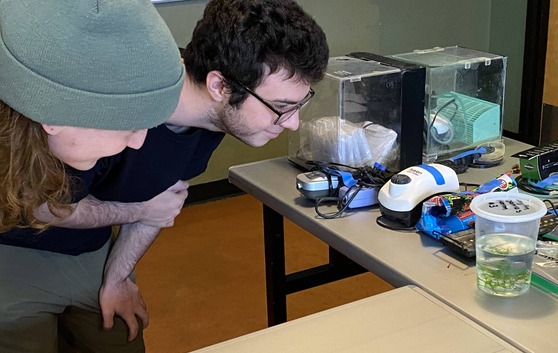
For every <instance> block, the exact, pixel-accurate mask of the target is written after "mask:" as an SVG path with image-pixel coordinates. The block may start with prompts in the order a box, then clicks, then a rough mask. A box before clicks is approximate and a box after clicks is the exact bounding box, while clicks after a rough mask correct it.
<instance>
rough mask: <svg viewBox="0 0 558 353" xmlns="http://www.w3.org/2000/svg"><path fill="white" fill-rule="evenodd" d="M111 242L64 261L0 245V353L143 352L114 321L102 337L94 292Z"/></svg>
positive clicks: (138, 341)
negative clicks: (112, 325)
mask: <svg viewBox="0 0 558 353" xmlns="http://www.w3.org/2000/svg"><path fill="white" fill-rule="evenodd" d="M109 250H110V242H107V244H105V245H104V246H103V247H102V248H101V249H99V250H97V251H94V252H90V253H85V254H81V255H79V256H69V255H63V254H57V253H52V252H48V251H39V250H33V249H26V248H20V247H14V246H7V245H0V353H8V352H9V353H24V352H25V353H32V352H33V353H35V352H36V353H39V352H40V353H57V352H65V353H66V352H80V353H89V352H103V353H105V352H106V353H110V352H134V353H135V352H144V351H145V349H144V345H143V337H142V336H141V330H140V336H139V337H138V338H137V339H136V340H134V341H133V342H130V343H128V342H127V337H128V328H127V326H126V324H125V323H124V322H123V321H122V320H121V319H119V318H117V319H116V320H115V325H114V328H113V329H112V330H110V331H104V330H103V328H102V316H101V314H100V312H99V304H98V292H99V288H100V286H101V283H102V278H103V277H102V276H103V267H104V264H105V261H106V258H107V256H108V253H109Z"/></svg>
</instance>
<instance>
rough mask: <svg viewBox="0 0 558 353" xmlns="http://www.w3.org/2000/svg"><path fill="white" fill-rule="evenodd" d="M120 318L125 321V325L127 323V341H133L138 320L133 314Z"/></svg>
mask: <svg viewBox="0 0 558 353" xmlns="http://www.w3.org/2000/svg"><path fill="white" fill-rule="evenodd" d="M122 319H123V320H124V321H125V322H126V325H128V341H133V340H134V339H135V338H136V337H137V336H138V329H139V325H138V320H137V319H136V316H135V315H132V317H129V316H126V317H122Z"/></svg>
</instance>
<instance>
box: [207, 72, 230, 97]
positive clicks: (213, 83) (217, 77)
mask: <svg viewBox="0 0 558 353" xmlns="http://www.w3.org/2000/svg"><path fill="white" fill-rule="evenodd" d="M205 86H206V88H207V92H208V93H209V95H210V96H211V98H213V100H214V101H217V102H225V101H226V99H228V93H227V87H226V85H225V78H224V77H223V75H222V74H221V73H220V72H219V71H210V72H209V73H208V74H207V77H206V78H205Z"/></svg>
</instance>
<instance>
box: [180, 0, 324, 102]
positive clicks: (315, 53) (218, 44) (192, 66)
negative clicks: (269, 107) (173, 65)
mask: <svg viewBox="0 0 558 353" xmlns="http://www.w3.org/2000/svg"><path fill="white" fill-rule="evenodd" d="M328 58H329V49H328V45H327V41H326V36H325V34H324V32H323V31H322V29H321V28H320V26H319V25H318V24H317V23H316V22H315V21H314V20H313V19H312V17H310V15H308V14H307V13H306V12H304V10H303V9H302V8H301V7H300V6H299V5H298V4H297V3H296V2H295V1H292V0H212V1H210V2H209V3H208V4H207V6H206V8H205V11H204V14H203V17H202V19H201V20H199V21H198V23H197V25H196V28H195V29H194V32H193V34H192V41H191V42H190V43H189V44H188V45H187V46H186V49H185V50H184V64H185V66H186V71H187V73H188V76H189V78H190V79H191V80H193V81H195V82H197V83H199V84H205V80H206V77H207V74H208V73H209V72H210V71H213V70H215V71H219V72H221V74H222V75H223V77H224V78H225V84H226V85H227V87H228V88H229V90H230V93H231V97H230V100H229V103H230V104H231V105H233V106H238V105H239V104H241V103H242V102H243V101H244V99H245V98H246V92H245V91H243V90H242V89H240V87H238V83H241V84H242V85H245V86H247V87H249V88H251V89H255V88H256V87H257V86H258V85H259V84H260V83H261V81H262V80H263V75H264V73H266V69H269V70H270V73H275V72H277V71H279V70H280V69H285V70H286V71H287V72H289V74H290V75H291V76H290V77H297V78H299V79H300V80H302V81H304V82H307V83H309V84H315V83H316V82H318V81H320V80H321V79H322V78H323V76H324V74H325V70H326V68H327V62H328Z"/></svg>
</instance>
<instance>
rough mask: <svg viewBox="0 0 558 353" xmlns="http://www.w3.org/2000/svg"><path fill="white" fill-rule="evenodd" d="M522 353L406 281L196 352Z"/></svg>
mask: <svg viewBox="0 0 558 353" xmlns="http://www.w3.org/2000/svg"><path fill="white" fill-rule="evenodd" d="M372 351H374V352H429V353H447V352H452V353H487V352H499V353H503V352H519V351H518V350H517V349H516V348H514V347H513V346H511V345H509V344H508V343H506V342H504V341H503V340H501V339H500V338H498V337H497V336H496V335H494V334H492V333H490V332H489V331H487V330H486V329H484V328H482V327H480V326H479V325H477V324H475V323H474V322H472V321H471V320H469V319H467V318H465V317H464V316H463V315H461V314H459V313H457V312H456V311H455V310H453V309H451V308H450V307H448V306H447V305H445V304H443V303H441V302H440V301H439V300H437V299H435V298H434V297H432V296H431V295H429V294H427V293H425V292H424V291H422V290H421V289H419V288H416V287H412V286H406V287H401V288H397V289H394V290H392V291H389V292H385V293H381V294H378V295H375V296H372V297H368V298H365V299H361V300H358V301H355V302H353V303H349V304H345V305H342V306H339V307H336V308H333V309H329V310H326V311H322V312H319V313H316V314H313V315H310V316H306V317H304V318H301V319H297V320H293V321H289V322H286V323H284V324H281V325H277V326H274V327H271V328H268V329H265V330H261V331H257V332H255V333H252V334H248V335H245V336H242V337H239V338H235V339H232V340H229V341H226V342H223V343H220V344H216V345H213V346H210V347H206V348H203V349H201V350H198V351H195V352H197V353H209V352H214V353H217V352H228V353H234V352H238V353H246V352H266V353H274V352H277V353H284V352H290V353H295V352H300V353H313V352H319V353H330V352H331V353H333V352H335V353H340V352H351V353H360V352H362V353H369V352H372Z"/></svg>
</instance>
